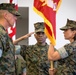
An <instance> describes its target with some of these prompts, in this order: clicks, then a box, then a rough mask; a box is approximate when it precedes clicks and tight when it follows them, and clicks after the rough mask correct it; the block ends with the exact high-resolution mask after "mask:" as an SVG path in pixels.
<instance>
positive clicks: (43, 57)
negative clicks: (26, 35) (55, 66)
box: [20, 43, 50, 75]
mask: <svg viewBox="0 0 76 75" xmlns="http://www.w3.org/2000/svg"><path fill="white" fill-rule="evenodd" d="M47 50H48V44H47V43H46V45H45V46H40V45H38V44H35V45H29V46H25V45H24V46H22V47H21V52H20V53H21V55H22V56H23V57H24V59H25V60H26V70H27V73H26V74H27V75H49V73H48V69H49V66H50V63H49V61H48V59H47Z"/></svg>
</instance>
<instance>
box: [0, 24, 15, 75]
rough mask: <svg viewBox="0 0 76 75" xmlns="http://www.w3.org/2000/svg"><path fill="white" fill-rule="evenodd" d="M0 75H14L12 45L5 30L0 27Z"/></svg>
mask: <svg viewBox="0 0 76 75" xmlns="http://www.w3.org/2000/svg"><path fill="white" fill-rule="evenodd" d="M0 51H2V55H1V57H0V75H15V74H14V73H15V59H14V45H13V43H12V40H11V39H10V38H9V36H8V34H7V33H6V30H5V29H4V28H3V27H2V26H1V25H0Z"/></svg>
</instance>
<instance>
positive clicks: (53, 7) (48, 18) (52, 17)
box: [34, 0, 61, 45]
mask: <svg viewBox="0 0 76 75" xmlns="http://www.w3.org/2000/svg"><path fill="white" fill-rule="evenodd" d="M60 4H61V0H34V11H35V12H36V13H37V14H38V15H40V16H41V17H42V18H43V19H44V22H45V34H46V36H47V37H48V38H49V40H50V41H51V43H52V44H53V45H56V12H57V10H58V8H59V6H60Z"/></svg>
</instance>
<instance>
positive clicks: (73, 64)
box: [49, 19, 76, 75]
mask: <svg viewBox="0 0 76 75" xmlns="http://www.w3.org/2000/svg"><path fill="white" fill-rule="evenodd" d="M60 30H63V31H64V35H65V39H68V40H69V39H70V40H69V41H70V42H71V43H69V44H66V45H64V46H63V47H61V48H59V49H58V50H56V51H57V52H58V53H59V56H60V58H59V60H58V61H57V67H56V68H57V73H56V75H76V21H73V20H69V19H67V24H66V26H64V27H62V28H60ZM66 34H68V35H66ZM70 37H71V38H70ZM71 40H72V41H71ZM50 51H51V47H50ZM50 51H49V52H50ZM56 51H55V52H56ZM51 52H52V51H51ZM57 52H56V57H59V56H57ZM56 57H55V60H56V59H58V58H56ZM53 60H54V59H53Z"/></svg>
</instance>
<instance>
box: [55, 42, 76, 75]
mask: <svg viewBox="0 0 76 75" xmlns="http://www.w3.org/2000/svg"><path fill="white" fill-rule="evenodd" d="M64 48H65V50H66V51H67V52H68V55H69V56H68V57H67V58H65V59H61V60H59V61H58V64H57V65H58V66H57V74H56V75H76V41H75V42H73V43H71V44H67V45H65V46H64Z"/></svg>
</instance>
